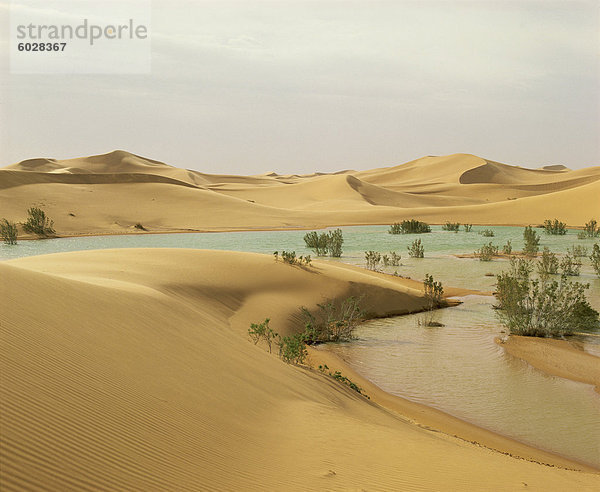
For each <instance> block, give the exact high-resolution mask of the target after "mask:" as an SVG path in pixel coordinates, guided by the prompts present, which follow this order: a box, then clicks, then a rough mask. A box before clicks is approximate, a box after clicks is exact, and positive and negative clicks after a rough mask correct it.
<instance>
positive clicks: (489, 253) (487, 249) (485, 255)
mask: <svg viewBox="0 0 600 492" xmlns="http://www.w3.org/2000/svg"><path fill="white" fill-rule="evenodd" d="M474 254H475V256H476V257H477V258H479V261H492V257H494V256H497V255H498V246H494V245H493V244H492V242H491V241H490V242H489V243H488V244H484V245H483V246H482V247H481V248H480V249H478V250H477V251H475V253H474Z"/></svg>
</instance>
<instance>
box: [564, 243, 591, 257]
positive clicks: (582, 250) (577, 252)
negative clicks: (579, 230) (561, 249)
mask: <svg viewBox="0 0 600 492" xmlns="http://www.w3.org/2000/svg"><path fill="white" fill-rule="evenodd" d="M568 252H569V253H570V254H571V256H573V258H583V257H585V256H587V254H588V250H587V248H586V247H585V246H575V245H573V246H571V249H569V250H568Z"/></svg>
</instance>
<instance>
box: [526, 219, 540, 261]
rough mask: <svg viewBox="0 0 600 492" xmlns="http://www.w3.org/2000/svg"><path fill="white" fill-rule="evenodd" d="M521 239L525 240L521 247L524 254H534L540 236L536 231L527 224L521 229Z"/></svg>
mask: <svg viewBox="0 0 600 492" xmlns="http://www.w3.org/2000/svg"><path fill="white" fill-rule="evenodd" d="M523 240H524V241H525V247H524V248H523V253H525V256H536V255H537V252H538V249H539V244H540V236H538V233H537V232H535V231H534V230H533V229H532V228H531V226H527V227H526V228H525V230H524V231H523Z"/></svg>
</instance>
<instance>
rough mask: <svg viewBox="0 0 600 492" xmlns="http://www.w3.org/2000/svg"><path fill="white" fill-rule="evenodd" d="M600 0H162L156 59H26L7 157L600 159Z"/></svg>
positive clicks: (298, 165)
mask: <svg viewBox="0 0 600 492" xmlns="http://www.w3.org/2000/svg"><path fill="white" fill-rule="evenodd" d="M599 24H600V2H598V1H596V0H592V1H556V2H555V1H551V0H541V1H464V2H459V1H422V0H421V1H415V2H412V1H388V2H376V1H370V0H369V1H367V0H364V1H356V2H350V1H329V2H328V1H299V2H291V1H290V2H288V1H277V2H266V1H261V2H253V1H242V2H237V3H234V2H228V1H219V2H204V1H182V0H169V1H163V0H154V1H153V2H152V28H151V32H152V33H151V36H152V73H151V74H149V75H75V74H69V75H11V74H10V73H9V65H8V61H7V51H8V34H7V32H8V27H7V26H8V11H7V2H6V0H4V1H3V0H0V29H1V32H2V39H1V44H0V50H1V53H2V60H1V62H0V63H1V66H0V74H1V80H0V91H1V92H0V128H1V130H0V132H1V134H0V135H1V139H0V145H1V147H0V166H3V165H6V164H10V163H12V162H16V161H19V160H22V159H26V158H31V157H39V156H45V157H55V158H59V159H60V158H68V157H76V156H83V155H91V154H100V153H105V152H108V151H110V150H113V149H124V150H128V151H130V152H133V153H136V154H140V155H143V156H146V157H150V158H153V159H157V160H162V161H165V162H167V163H169V164H172V165H175V166H179V167H187V168H192V169H197V170H201V171H205V172H212V173H240V174H254V173H262V172H266V171H272V170H273V171H277V172H280V173H286V172H312V171H316V170H318V171H336V170H340V169H348V168H352V169H366V168H372V167H381V166H390V165H396V164H401V163H403V162H406V161H409V160H412V159H415V158H418V157H421V156H424V155H443V154H452V153H456V152H466V153H472V154H477V155H479V156H482V157H486V158H489V159H492V160H496V161H500V162H505V163H508V164H516V165H522V166H525V167H539V166H543V165H549V164H564V165H566V166H569V167H571V168H579V167H586V166H591V165H599V164H600V145H599V135H600V97H599V88H600V64H599V53H598V50H599V47H600V30H599Z"/></svg>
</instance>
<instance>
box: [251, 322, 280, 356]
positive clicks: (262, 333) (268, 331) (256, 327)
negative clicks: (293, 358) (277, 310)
mask: <svg viewBox="0 0 600 492" xmlns="http://www.w3.org/2000/svg"><path fill="white" fill-rule="evenodd" d="M269 321H270V319H269V318H266V319H265V320H264V321H263V322H262V323H252V324H251V325H250V328H248V335H250V338H251V339H252V341H253V342H254V345H256V344H257V343H258V342H259V341H260V340H264V341H265V342H267V345H268V347H269V353H271V347H272V345H273V342H274V341H276V340H277V339H278V338H279V335H278V334H277V333H276V332H274V331H273V329H272V328H270V327H269Z"/></svg>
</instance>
